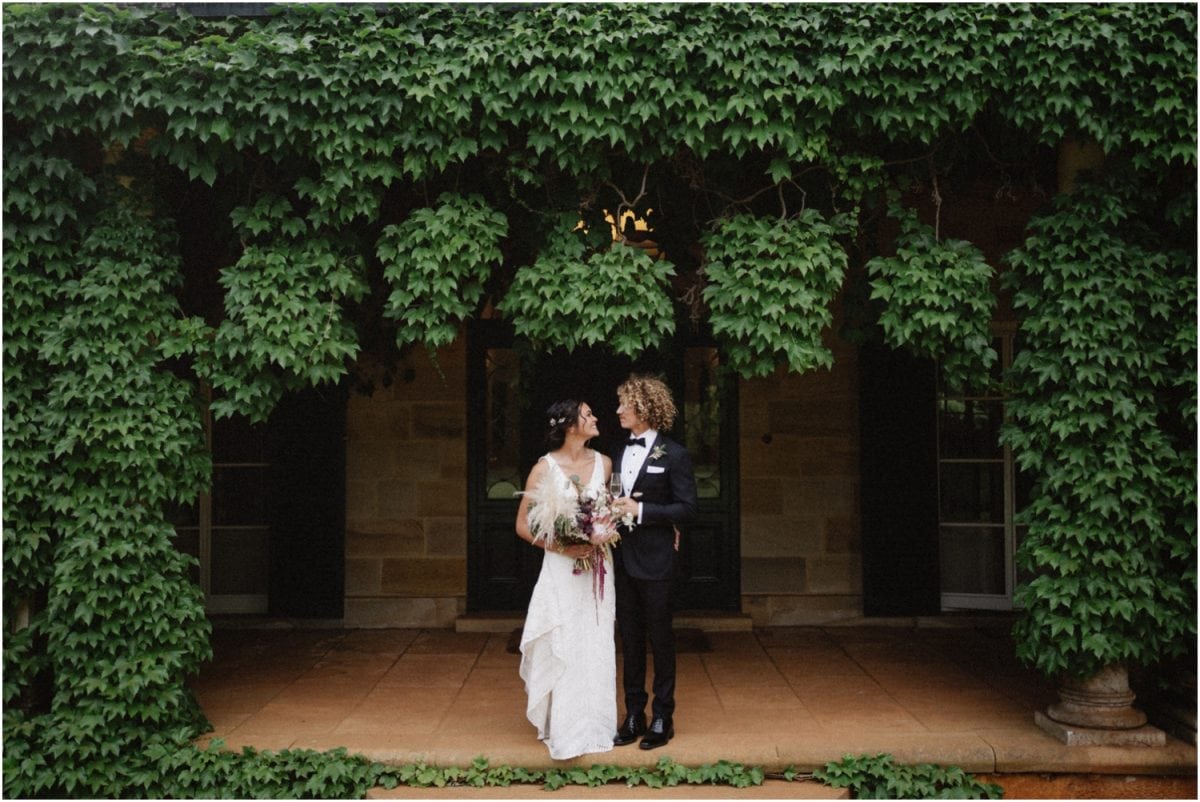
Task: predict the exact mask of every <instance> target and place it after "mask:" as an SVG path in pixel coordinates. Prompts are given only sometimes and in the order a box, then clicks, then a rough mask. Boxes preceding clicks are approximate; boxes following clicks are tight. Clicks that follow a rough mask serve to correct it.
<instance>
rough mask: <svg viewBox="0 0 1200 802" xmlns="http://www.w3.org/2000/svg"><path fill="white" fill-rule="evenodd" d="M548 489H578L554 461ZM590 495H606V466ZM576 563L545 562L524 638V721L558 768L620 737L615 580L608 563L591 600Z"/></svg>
mask: <svg viewBox="0 0 1200 802" xmlns="http://www.w3.org/2000/svg"><path fill="white" fill-rule="evenodd" d="M542 459H544V460H546V462H548V463H549V473H548V474H547V481H550V482H554V483H556V484H557V485H559V487H560V490H561V492H563V493H570V494H574V493H575V492H576V491H575V488H574V487H573V486H572V484H571V481H570V479H568V478H567V476H566V474H565V473H563V470H562V468H560V467H559V466H558V463H556V462H555V461H554V459H553V458H552V457H550V456H549V455H546V456H544V457H542ZM587 486H588V487H593V488H595V489H596V490H598V491H600V492H603V490H604V465H603V463H602V462H601V460H600V454H599V453H597V454H596V467H595V468H594V469H593V471H592V478H591V479H590V480H589V481H588V483H587ZM574 563H575V561H574V560H573V559H571V558H570V557H564V556H563V555H561V554H556V553H555V552H553V551H547V552H546V553H545V556H544V557H543V558H542V572H541V574H539V575H538V581H537V584H536V585H535V586H534V588H533V597H532V598H531V599H530V600H529V612H528V614H527V615H526V616H525V631H524V633H523V634H522V635H521V679H523V680H525V692H526V694H528V697H529V699H528V702H527V703H526V706H525V715H526V716H527V717H528V718H529V721H530V722H531V723H532V724H533V725H534V726H535V727H537V732H538V738H539V739H540V740H543V741H545V742H546V746H548V747H549V748H550V757H552V758H554V759H555V760H566V759H567V758H572V757H577V756H578V755H586V754H590V753H593V752H607V751H609V750H611V749H612V748H613V735H614V734H616V731H617V661H616V654H615V647H614V644H613V616H614V614H615V605H614V603H613V599H614V597H615V592H614V590H613V584H614V581H613V572H612V562H611V560H606V561H605V568H606V569H607V576H606V577H605V579H604V598H603V599H600V598H598V597H597V596H593V593H592V587H593V585H592V581H593V576H592V572H590V571H589V572H586V573H581V574H573V573H572V570H573V568H574Z"/></svg>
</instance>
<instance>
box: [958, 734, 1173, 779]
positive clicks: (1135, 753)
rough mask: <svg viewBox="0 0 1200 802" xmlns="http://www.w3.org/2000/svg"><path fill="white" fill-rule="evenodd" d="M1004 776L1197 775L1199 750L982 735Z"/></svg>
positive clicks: (1170, 742)
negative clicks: (1074, 744) (1096, 744)
mask: <svg viewBox="0 0 1200 802" xmlns="http://www.w3.org/2000/svg"><path fill="white" fill-rule="evenodd" d="M979 737H980V738H982V739H983V740H984V741H986V742H987V743H988V744H989V745H990V746H991V747H992V749H993V750H994V751H995V753H996V772H997V773H1004V774H1024V773H1043V774H1175V775H1193V776H1194V775H1195V774H1196V747H1194V746H1192V745H1191V744H1185V743H1184V742H1183V741H1180V740H1177V739H1175V738H1167V740H1166V745H1165V746H1161V747H1157V748H1146V747H1144V746H1067V745H1066V744H1064V743H1061V742H1060V741H1058V740H1056V739H1055V738H1054V737H1052V736H1050V735H1049V734H1047V733H1044V732H1040V731H1039V732H1037V733H1032V732H1028V731H1025V730H996V731H985V732H980V733H979Z"/></svg>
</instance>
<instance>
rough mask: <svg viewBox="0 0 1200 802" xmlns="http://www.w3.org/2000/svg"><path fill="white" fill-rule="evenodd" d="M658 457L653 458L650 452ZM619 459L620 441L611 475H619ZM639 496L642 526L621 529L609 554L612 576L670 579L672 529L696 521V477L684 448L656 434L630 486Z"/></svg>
mask: <svg viewBox="0 0 1200 802" xmlns="http://www.w3.org/2000/svg"><path fill="white" fill-rule="evenodd" d="M659 451H661V456H659V457H658V458H655V457H654V456H653V455H654V453H655V452H659ZM624 455H625V443H624V442H622V443H621V444H620V445H619V446H618V447H617V450H616V452H615V453H614V454H613V472H614V473H617V474H619V473H620V472H621V460H622V458H623V457H624ZM633 492H634V493H641V496H639V497H637V498H636V500H637V501H640V502H641V503H642V522H641V523H640V524H637V525H635V526H634V527H633V528H632V529H624V528H622V530H621V542H620V544H618V546H617V548H616V549H614V550H613V555H614V556H613V560H614V562H615V564H616V567H617V570H618V571H621V570H623V571H625V572H626V573H628V574H629V575H630V576H631V577H634V578H635V579H670V578H671V572H672V571H673V570H674V567H675V526H677V525H680V524H685V523H687V522H689V521H691V520H692V519H694V518H695V517H696V506H697V505H696V477H695V475H694V474H693V473H692V458H691V457H690V456H689V455H688V452H687V449H686V448H684V447H683V446H681V445H680V444H679V443H676V442H675V441H674V440H672V439H671V438H669V437H667V436H666V435H664V434H663V433H662V432H659V433H658V436H657V437H656V438H655V440H654V445H653V446H651V447H650V454H647V455H646V461H645V462H644V463H642V470H641V472H640V473H638V476H637V479H636V480H635V481H634V484H633Z"/></svg>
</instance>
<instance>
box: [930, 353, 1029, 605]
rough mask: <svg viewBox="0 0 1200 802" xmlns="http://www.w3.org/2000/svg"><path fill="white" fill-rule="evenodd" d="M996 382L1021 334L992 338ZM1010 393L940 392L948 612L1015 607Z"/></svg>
mask: <svg viewBox="0 0 1200 802" xmlns="http://www.w3.org/2000/svg"><path fill="white" fill-rule="evenodd" d="M993 347H994V348H995V349H996V352H997V353H998V354H999V355H1000V360H999V362H998V364H997V365H996V366H995V369H994V373H993V377H992V378H993V379H995V380H997V381H996V382H995V383H994V386H999V381H998V380H999V378H1000V375H1001V371H1002V370H1003V369H1006V368H1008V367H1009V366H1010V365H1011V364H1012V359H1013V349H1014V347H1015V334H1014V333H1013V332H1012V331H1008V332H1002V333H1000V334H999V335H998V336H997V337H996V338H995V340H993ZM1004 415H1005V412H1004V397H1003V396H1002V395H999V394H998V392H997V391H995V390H988V391H978V390H972V389H968V390H965V391H960V393H958V394H955V393H951V392H947V391H946V388H944V387H941V388H939V392H938V535H939V558H940V563H941V564H940V568H941V600H942V609H945V610H951V609H991V610H1009V609H1012V595H1013V585H1014V583H1015V580H1016V571H1015V565H1014V562H1013V556H1014V554H1015V553H1016V546H1017V543H1018V542H1019V538H1020V536H1021V534H1022V533H1021V532H1020V531H1018V528H1017V526H1016V524H1015V521H1014V518H1015V515H1016V511H1017V510H1018V509H1019V508H1020V505H1021V504H1023V503H1024V500H1025V498H1024V497H1025V495H1026V493H1025V488H1024V487H1023V486H1019V485H1018V481H1019V477H1018V476H1017V475H1016V470H1015V466H1014V465H1013V459H1012V453H1011V451H1010V449H1008V448H1007V447H1001V446H1000V426H1001V424H1002V423H1003V422H1004Z"/></svg>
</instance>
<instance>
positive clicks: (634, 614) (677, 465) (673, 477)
mask: <svg viewBox="0 0 1200 802" xmlns="http://www.w3.org/2000/svg"><path fill="white" fill-rule="evenodd" d="M617 398H618V399H619V400H620V403H621V405H620V406H619V407H618V408H617V417H618V418H619V419H620V421H621V428H623V429H628V430H629V432H630V434H631V437H630V438H629V440H628V442H627V443H625V444H623V445H622V446H620V447H619V448H618V449H617V450H616V452H615V453H614V454H613V472H614V473H616V474H618V475H620V477H621V496H622V497H621V498H619V499H617V501H616V502H615V503H614V506H615V507H616V510H617V513H618V514H625V513H629V514H631V515H633V516H634V521H635V522H636V526H634V527H633V528H632V529H622V531H621V543H620V546H619V547H618V548H616V549H614V550H613V555H614V556H613V560H614V562H615V564H616V593H617V627H618V628H619V629H620V632H621V643H622V648H623V649H624V654H625V662H624V673H625V718H624V719H623V720H622V721H621V726H620V727H619V728H618V729H617V734H616V736H615V737H614V738H613V744H614V745H616V746H624V745H626V744H631V743H633V742H634V741H636V740H637V739H638V737H639V736H642V742H641V748H642V749H654V748H656V747H659V746H664V745H665V744H666V743H667V742H668V741H670V740H671V738H673V737H675V728H674V725H673V716H674V712H675V633H674V632H673V631H672V629H671V576H672V573H673V572H674V569H675V551H676V549H677V548H678V545H679V544H678V534H677V529H676V526H677V525H679V524H684V523H687V522H688V521H690V520H692V519H693V518H695V517H696V478H695V476H693V474H692V460H691V458H690V457H689V456H688V452H687V449H686V448H684V447H683V446H681V445H680V444H679V443H676V442H675V441H674V440H672V439H671V438H669V437H667V436H666V435H665V434H663V432H665V431H666V430H667V429H669V428H671V424H672V423H673V422H674V420H675V414H676V409H675V402H674V401H672V400H671V391H670V390H669V389H668V388H667V386H666V385H665V384H664V383H663V382H661V381H659V380H658V379H654V378H651V377H649V376H638V375H633V376H630V377H629V379H627V380H626V381H625V383H624V384H622V385H621V386H620V387H618V388H617ZM647 635H649V637H650V647H651V649H652V650H653V652H654V705H653V707H652V712H653V717H652V719H651V722H650V727H649V729H647V728H646V714H645V709H646V701H647V696H646V636H647Z"/></svg>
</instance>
